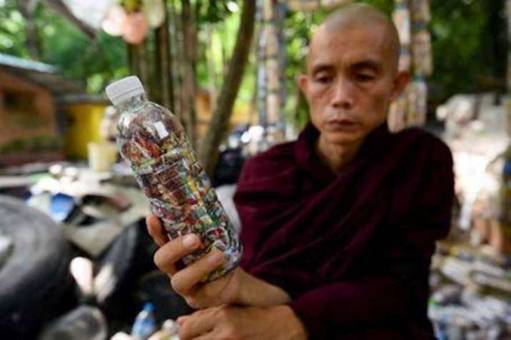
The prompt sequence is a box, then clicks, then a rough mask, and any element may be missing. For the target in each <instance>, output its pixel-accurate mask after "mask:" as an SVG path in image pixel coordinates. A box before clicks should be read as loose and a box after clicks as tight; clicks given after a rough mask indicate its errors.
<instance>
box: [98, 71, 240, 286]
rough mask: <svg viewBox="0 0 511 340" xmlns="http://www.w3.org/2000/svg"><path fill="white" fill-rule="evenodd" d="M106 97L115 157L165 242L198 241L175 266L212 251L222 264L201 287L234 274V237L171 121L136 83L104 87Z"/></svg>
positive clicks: (180, 130) (178, 128) (175, 123)
mask: <svg viewBox="0 0 511 340" xmlns="http://www.w3.org/2000/svg"><path fill="white" fill-rule="evenodd" d="M106 93H107V95H108V97H109V98H110V100H111V101H112V103H113V104H114V105H115V106H116V108H117V109H118V110H119V111H120V112H121V117H120V119H119V125H118V130H119V135H118V139H117V145H118V148H119V150H120V153H121V155H122V157H123V159H124V160H125V161H126V162H127V163H128V164H129V165H130V166H131V168H132V170H133V172H134V174H135V177H136V179H137V181H138V183H139V185H140V186H141V187H142V189H143V190H144V193H145V195H146V196H147V197H148V198H149V201H150V203H151V210H152V211H153V213H154V214H155V215H157V216H158V217H159V218H160V219H161V220H162V222H163V226H164V227H165V229H166V231H167V233H168V235H169V238H170V239H174V238H176V237H179V236H181V235H185V234H189V233H195V234H199V235H200V237H201V241H202V244H203V247H202V248H201V249H199V250H197V251H195V252H194V253H192V254H190V255H188V256H185V257H184V258H183V261H182V262H183V263H180V266H186V265H189V264H191V263H192V262H195V261H196V260H197V259H199V258H200V257H202V256H203V255H204V254H206V253H207V252H209V251H210V250H211V249H212V247H216V248H217V249H219V250H220V251H222V252H223V253H224V254H225V258H226V260H225V261H224V264H223V265H222V266H221V267H219V268H218V269H217V270H215V271H214V272H212V273H210V275H209V276H208V277H207V278H204V281H211V280H214V279H216V278H218V277H221V276H223V275H225V274H226V273H227V272H229V271H231V270H232V269H234V268H235V267H236V266H237V265H238V263H239V261H240V259H241V254H242V247H241V245H240V242H239V239H238V236H237V234H236V232H235V229H234V227H233V225H232V224H231V222H230V221H229V219H228V217H227V215H226V214H225V212H224V209H223V207H222V205H221V204H220V202H219V201H218V199H217V196H216V193H215V191H214V190H213V189H212V187H211V184H210V181H209V178H208V176H207V175H206V173H205V171H204V169H203V168H202V166H201V165H200V163H199V161H198V160H197V156H196V154H195V152H194V150H193V149H192V147H191V145H190V142H189V140H188V138H187V136H186V134H185V131H184V129H183V127H182V125H181V124H180V122H179V120H178V119H177V117H176V116H174V115H173V114H172V113H171V112H170V111H169V110H167V109H165V108H164V107H162V106H160V105H157V104H155V103H152V102H150V101H148V100H147V97H146V95H145V91H144V88H143V86H142V84H141V82H140V80H139V79H138V78H137V77H134V76H130V77H127V78H124V79H121V80H119V81H117V82H115V83H113V84H111V85H109V86H108V87H107V89H106Z"/></svg>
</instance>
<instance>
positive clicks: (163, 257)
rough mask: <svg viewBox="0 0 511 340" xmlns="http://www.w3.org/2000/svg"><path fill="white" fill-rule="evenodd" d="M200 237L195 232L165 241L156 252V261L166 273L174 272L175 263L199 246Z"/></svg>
mask: <svg viewBox="0 0 511 340" xmlns="http://www.w3.org/2000/svg"><path fill="white" fill-rule="evenodd" d="M199 246H200V239H199V237H198V236H197V235H195V234H188V235H185V236H180V237H178V238H176V239H174V240H171V241H169V242H167V243H165V244H164V245H163V246H162V247H161V248H160V249H158V251H156V253H155V254H154V263H155V264H156V266H157V267H158V268H159V269H160V270H161V271H162V272H164V273H168V274H174V273H175V271H176V269H175V263H176V262H177V261H179V260H180V259H181V258H183V257H184V256H186V255H188V254H190V253H192V252H193V251H194V250H195V249H197V248H199Z"/></svg>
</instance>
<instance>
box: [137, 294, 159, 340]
mask: <svg viewBox="0 0 511 340" xmlns="http://www.w3.org/2000/svg"><path fill="white" fill-rule="evenodd" d="M156 329H157V327H156V321H155V319H154V307H153V305H152V304H151V303H146V304H145V305H144V308H143V309H142V310H141V311H140V312H139V313H138V314H137V317H136V318H135V322H134V323H133V327H132V328H131V336H132V337H134V338H135V339H137V340H146V339H148V338H149V337H150V336H151V334H153V333H154V332H156Z"/></svg>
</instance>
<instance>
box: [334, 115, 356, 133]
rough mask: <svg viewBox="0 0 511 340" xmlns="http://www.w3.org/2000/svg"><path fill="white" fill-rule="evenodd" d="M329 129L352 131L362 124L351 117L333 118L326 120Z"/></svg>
mask: <svg viewBox="0 0 511 340" xmlns="http://www.w3.org/2000/svg"><path fill="white" fill-rule="evenodd" d="M326 125H327V129H328V130H332V131H338V130H342V131H351V130H356V129H358V128H359V127H360V124H359V123H357V122H356V121H354V120H351V119H346V118H343V119H332V120H329V121H327V122H326Z"/></svg>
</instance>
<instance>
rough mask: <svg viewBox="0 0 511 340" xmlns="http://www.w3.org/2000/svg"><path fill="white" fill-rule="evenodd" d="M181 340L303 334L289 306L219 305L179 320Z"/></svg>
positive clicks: (296, 337) (298, 337) (278, 339)
mask: <svg viewBox="0 0 511 340" xmlns="http://www.w3.org/2000/svg"><path fill="white" fill-rule="evenodd" d="M178 324H179V325H180V329H179V337H180V339H181V340H192V339H193V340H222V339H239V340H243V339H273V340H304V339H307V335H306V331H305V328H304V326H303V324H302V323H301V321H300V320H299V319H298V317H297V316H296V315H295V314H294V312H293V311H292V310H291V308H290V307H289V306H286V305H279V306H272V307H234V306H227V305H224V306H220V307H212V308H208V309H203V310H199V311H197V312H195V313H193V314H191V315H189V316H185V317H180V318H179V319H178Z"/></svg>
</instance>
